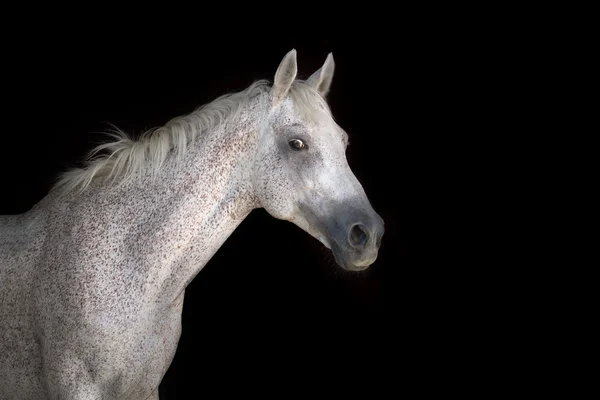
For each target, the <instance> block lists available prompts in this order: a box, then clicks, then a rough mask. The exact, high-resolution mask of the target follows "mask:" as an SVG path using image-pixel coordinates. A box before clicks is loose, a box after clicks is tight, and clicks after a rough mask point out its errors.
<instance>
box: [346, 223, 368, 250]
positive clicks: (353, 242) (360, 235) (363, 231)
mask: <svg viewBox="0 0 600 400" xmlns="http://www.w3.org/2000/svg"><path fill="white" fill-rule="evenodd" d="M348 241H349V242H350V246H352V247H354V248H355V249H357V250H363V249H364V248H365V247H367V243H369V231H368V230H367V227H366V226H364V225H363V224H354V225H353V226H352V228H350V234H349V235H348Z"/></svg>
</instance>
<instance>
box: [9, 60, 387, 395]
mask: <svg viewBox="0 0 600 400" xmlns="http://www.w3.org/2000/svg"><path fill="white" fill-rule="evenodd" d="M333 72H334V61H333V56H332V54H331V53H330V54H329V55H328V56H327V59H326V61H325V63H324V64H323V66H322V67H321V68H320V69H319V70H317V71H316V72H315V73H314V74H313V75H311V76H310V78H309V79H307V80H306V81H303V80H299V79H297V77H296V73H297V64H296V51H295V50H294V49H292V50H291V51H290V52H289V53H287V54H286V55H285V57H284V58H283V60H282V61H281V63H280V65H279V67H278V69H277V71H276V73H275V76H274V80H273V83H272V84H267V83H266V82H265V81H257V82H255V83H253V84H252V85H251V86H249V87H248V88H247V89H245V90H244V91H241V92H239V93H234V94H229V95H226V96H222V97H220V98H218V99H216V100H215V101H213V102H212V103H209V104H208V105H206V106H204V107H202V108H199V109H198V110H196V111H194V112H192V113H191V114H188V115H185V116H182V117H179V118H175V119H173V120H171V121H169V122H168V123H167V124H166V125H165V126H163V127H160V128H158V129H155V130H152V131H150V132H147V133H146V134H145V135H143V136H142V137H141V138H139V139H138V140H133V139H130V138H128V136H127V135H126V134H124V133H123V132H121V131H119V130H115V131H114V132H113V136H114V138H115V140H114V141H112V142H110V143H106V144H103V145H100V146H99V147H97V148H96V149H95V151H94V152H93V153H92V155H94V157H92V158H90V159H89V160H87V164H86V166H85V167H84V168H82V169H76V170H72V171H69V172H67V173H65V174H63V175H62V176H61V178H60V180H59V181H58V182H57V184H56V185H55V187H53V188H52V190H51V191H50V193H49V194H48V195H47V196H46V197H45V198H44V199H42V200H41V201H40V202H39V203H37V204H36V205H35V206H34V207H33V208H32V209H31V210H29V211H28V212H26V213H23V214H20V215H11V216H1V217H0V399H3V400H11V399H19V400H25V399H32V400H33V399H35V400H42V399H61V400H67V399H78V400H82V399H86V400H88V399H89V400H92V399H94V400H95V399H141V400H145V399H150V400H154V399H158V387H159V384H160V382H161V380H162V378H163V376H164V374H165V372H166V371H167V368H168V367H169V365H170V363H171V361H172V359H173V357H174V355H175V350H176V347H177V344H178V341H179V338H180V333H181V312H182V306H183V298H184V292H185V289H186V287H187V285H188V284H189V283H190V282H191V281H192V279H193V278H194V277H195V276H196V275H197V274H198V272H199V271H200V270H201V269H202V268H203V266H204V265H205V264H206V263H207V262H208V261H209V259H210V258H211V257H212V256H213V254H215V252H216V251H217V250H218V249H219V247H220V246H221V245H222V244H223V243H224V241H225V240H226V239H227V238H228V237H229V235H230V234H231V233H232V232H233V231H234V229H236V227H237V226H238V225H239V224H240V223H241V222H242V221H243V220H244V218H245V217H246V216H247V215H248V214H249V213H250V212H251V211H252V210H253V209H255V208H259V207H263V208H264V209H266V211H267V212H268V213H269V214H270V215H272V216H273V217H275V218H278V219H282V220H287V221H290V222H292V223H294V224H296V225H298V226H299V227H300V228H302V229H303V230H305V231H306V232H308V233H309V234H310V235H312V236H313V237H315V238H316V239H318V240H319V241H321V242H322V243H323V245H325V246H326V247H327V248H329V249H331V251H332V252H333V255H334V257H335V259H336V261H337V263H338V264H339V265H340V266H341V267H342V268H344V269H347V270H351V271H357V270H362V269H365V268H367V267H368V266H369V265H371V264H372V263H373V262H374V261H375V259H376V258H377V254H378V248H379V246H380V242H381V237H382V235H383V231H384V224H383V220H382V219H381V218H380V216H379V215H378V214H377V213H376V212H375V211H374V210H373V208H372V207H371V204H370V203H369V200H368V199H367V196H366V195H365V193H364V190H363V188H362V186H361V184H360V183H359V182H358V180H357V179H356V177H355V176H354V174H353V173H352V171H351V169H350V168H349V166H348V163H347V161H346V157H345V151H346V146H347V144H348V138H347V134H346V133H345V132H344V130H343V129H342V128H340V127H339V126H338V125H337V124H336V123H335V122H334V120H333V118H332V115H331V112H330V109H329V107H328V105H327V101H326V94H327V93H328V91H329V88H330V85H331V80H332V76H333ZM103 151H107V153H102V152H103Z"/></svg>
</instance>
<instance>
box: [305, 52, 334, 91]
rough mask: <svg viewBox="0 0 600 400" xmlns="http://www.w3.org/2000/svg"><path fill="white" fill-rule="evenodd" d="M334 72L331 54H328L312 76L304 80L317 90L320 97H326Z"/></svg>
mask: <svg viewBox="0 0 600 400" xmlns="http://www.w3.org/2000/svg"><path fill="white" fill-rule="evenodd" d="M334 70H335V63H334V62H333V54H332V53H329V54H328V55H327V58H326V59H325V62H324V63H323V66H322V67H321V68H319V69H318V70H317V71H316V72H315V73H314V74H312V75H311V76H310V78H308V79H307V80H306V83H307V84H309V85H310V86H312V87H314V88H315V89H317V90H318V91H319V93H321V96H323V97H325V96H327V93H329V88H330V87H331V81H332V79H333V71H334Z"/></svg>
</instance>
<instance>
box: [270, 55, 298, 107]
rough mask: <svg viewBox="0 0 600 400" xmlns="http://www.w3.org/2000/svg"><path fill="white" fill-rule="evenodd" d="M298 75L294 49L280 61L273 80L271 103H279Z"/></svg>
mask: <svg viewBox="0 0 600 400" xmlns="http://www.w3.org/2000/svg"><path fill="white" fill-rule="evenodd" d="M297 73H298V64H297V62H296V49H292V50H290V51H289V52H288V53H287V54H286V55H285V56H284V57H283V60H281V63H280V64H279V67H278V68H277V72H275V79H274V81H273V88H272V89H271V92H272V93H273V103H274V104H277V103H279V102H280V101H281V100H282V99H283V98H284V97H285V96H286V94H287V92H288V90H290V87H291V86H292V82H294V79H296V74H297Z"/></svg>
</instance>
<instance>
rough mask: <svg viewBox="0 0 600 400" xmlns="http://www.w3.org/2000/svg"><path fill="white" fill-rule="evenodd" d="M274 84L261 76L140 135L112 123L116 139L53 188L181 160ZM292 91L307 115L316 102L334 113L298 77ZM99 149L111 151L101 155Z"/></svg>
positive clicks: (70, 188) (129, 175) (83, 185)
mask: <svg viewBox="0 0 600 400" xmlns="http://www.w3.org/2000/svg"><path fill="white" fill-rule="evenodd" d="M270 87H271V86H270V84H269V82H268V81H266V80H258V81H256V82H254V83H252V84H251V85H250V86H248V87H247V88H246V89H245V90H243V91H240V92H237V93H230V94H225V95H222V96H220V97H218V98H217V99H215V100H213V101H212V102H210V103H208V104H206V105H203V106H201V107H198V108H197V109H196V110H195V111H193V112H191V113H190V114H187V115H183V116H179V117H176V118H173V119H172V120H170V121H168V122H167V123H166V124H165V125H164V126H161V127H158V128H154V129H150V130H148V131H146V132H144V133H143V134H142V135H141V136H140V137H139V138H137V139H133V138H132V137H130V136H129V135H128V134H127V133H126V132H124V131H122V130H121V129H119V128H117V127H114V126H113V129H112V130H110V131H109V132H107V134H108V135H109V136H110V137H112V138H114V141H111V142H108V143H104V144H101V145H98V146H96V147H95V148H94V149H92V151H90V153H89V154H88V157H87V159H86V161H85V165H84V166H83V167H82V168H74V169H71V170H69V171H66V172H64V173H63V174H61V175H60V176H59V177H58V179H57V181H56V183H55V184H54V186H53V190H61V191H62V192H63V193H67V192H70V191H73V190H75V189H77V188H79V189H80V190H81V191H83V190H84V189H85V188H86V187H87V186H88V185H89V184H90V183H91V182H92V180H93V179H94V178H96V177H99V176H104V177H105V178H106V180H108V179H109V178H111V177H113V183H114V181H115V178H117V177H120V178H121V179H122V181H121V182H126V181H127V180H129V179H131V178H132V177H133V176H135V175H136V174H137V173H138V172H140V171H141V170H142V169H144V168H150V169H151V171H152V176H153V177H154V176H156V174H157V172H158V170H159V169H160V167H161V166H162V165H163V162H164V161H165V159H166V158H167V156H168V155H169V154H170V153H171V151H177V154H176V156H177V159H180V158H181V157H182V156H183V155H184V154H185V152H186V150H187V149H188V148H189V146H190V145H191V144H193V142H194V141H195V140H196V138H197V137H198V136H199V135H200V134H202V133H204V132H206V131H208V130H210V129H213V128H214V127H216V126H218V125H219V124H221V123H223V122H224V121H225V120H226V119H228V118H231V117H234V116H235V115H237V113H238V112H239V111H240V110H241V109H242V108H243V106H244V105H246V104H248V103H249V101H250V100H252V99H253V98H255V97H256V96H258V95H261V94H263V93H267V92H268V91H269V90H270ZM289 94H290V96H291V98H292V101H293V102H294V104H295V106H296V107H297V109H298V110H299V111H300V112H301V113H303V114H304V115H309V114H310V113H311V111H313V110H314V109H315V107H320V108H322V109H324V110H326V111H327V113H328V114H329V115H331V112H330V110H329V107H328V105H327V102H326V101H325V100H324V99H323V98H322V97H321V96H320V95H319V93H318V91H317V90H315V89H314V88H313V87H312V86H310V85H308V84H306V83H305V81H302V80H296V81H295V82H294V84H293V85H292V87H291V88H290V92H289ZM100 152H108V153H105V154H101V155H98V154H99V153H100Z"/></svg>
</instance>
